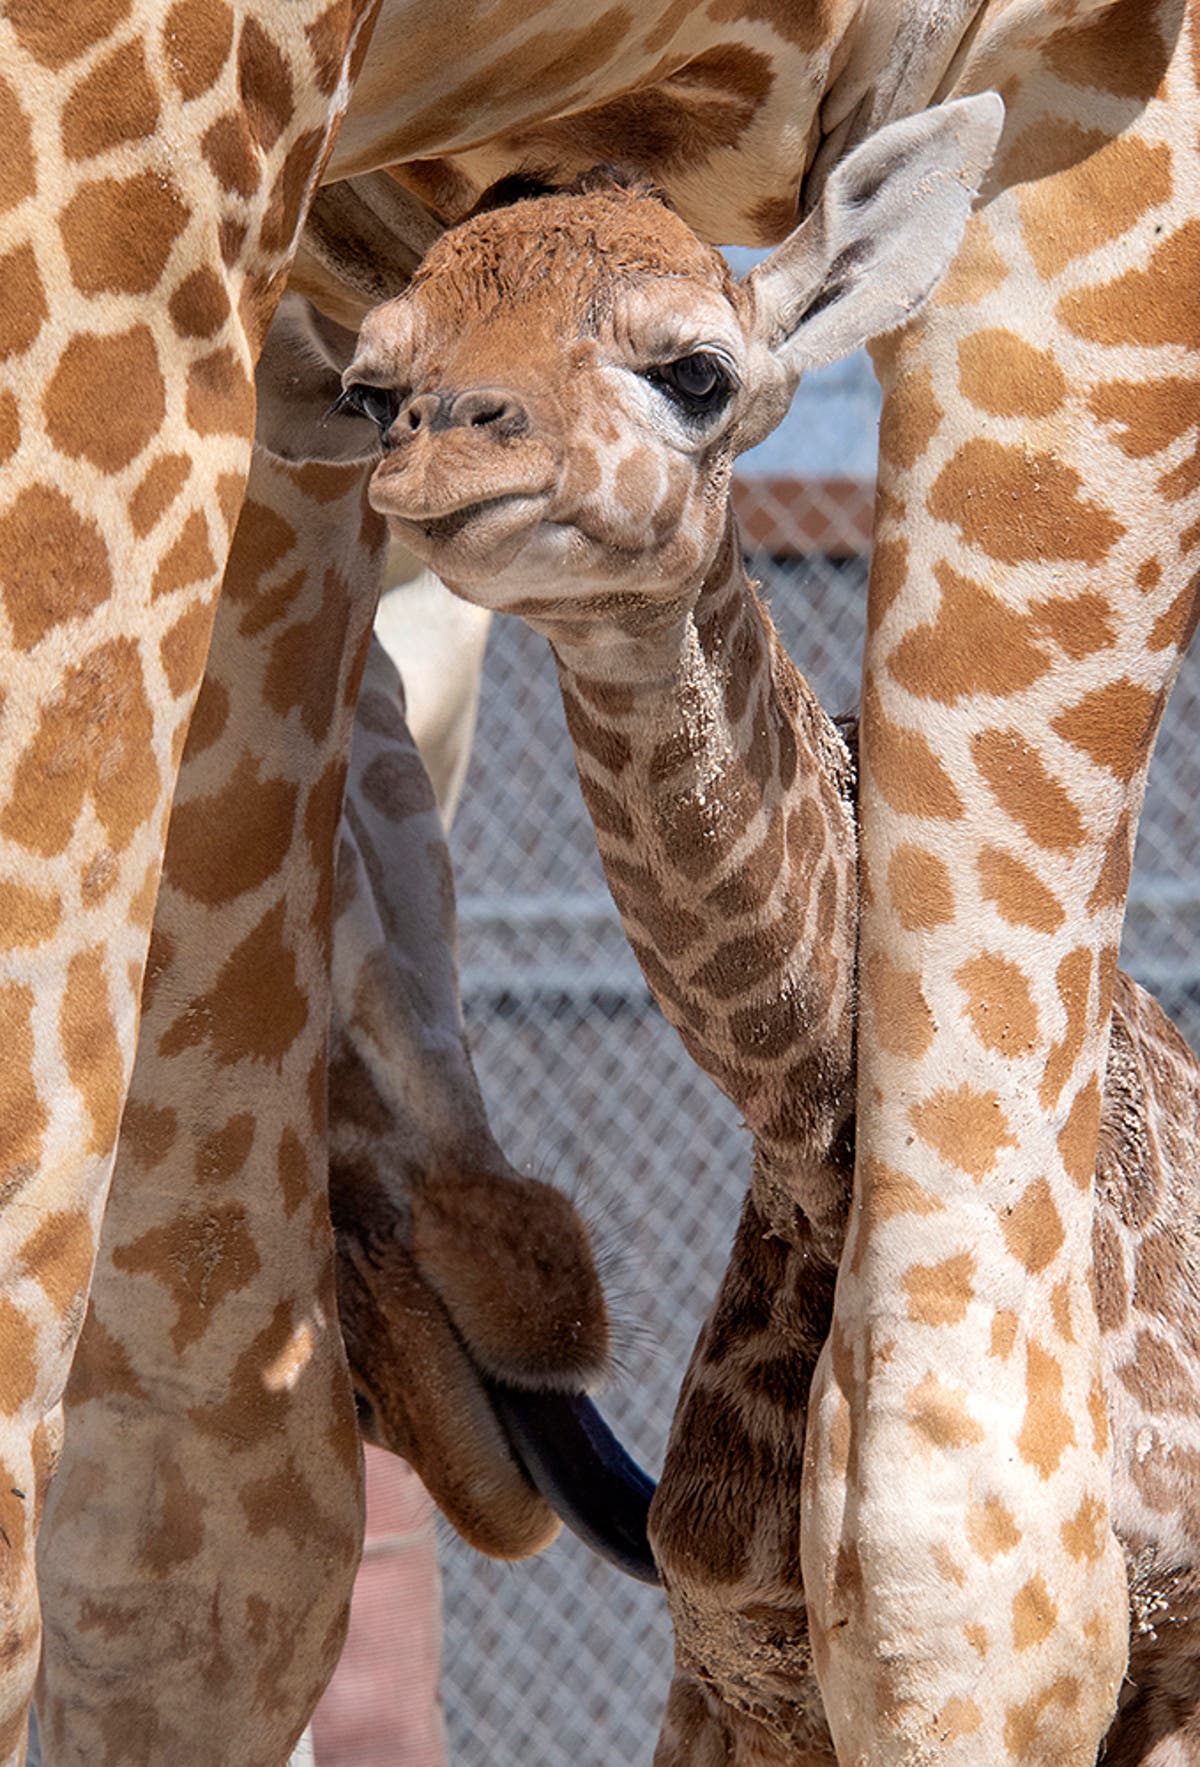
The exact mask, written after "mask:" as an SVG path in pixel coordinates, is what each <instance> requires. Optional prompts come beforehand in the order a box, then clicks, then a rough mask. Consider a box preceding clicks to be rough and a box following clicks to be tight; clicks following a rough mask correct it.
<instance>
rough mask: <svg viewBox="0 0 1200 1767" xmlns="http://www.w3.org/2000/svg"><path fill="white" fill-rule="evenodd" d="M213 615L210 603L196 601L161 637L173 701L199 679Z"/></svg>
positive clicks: (188, 691) (193, 686) (161, 648)
mask: <svg viewBox="0 0 1200 1767" xmlns="http://www.w3.org/2000/svg"><path fill="white" fill-rule="evenodd" d="M213 612H214V609H213V605H212V603H211V602H210V601H208V600H206V599H202V600H199V601H196V602H194V603H193V604H192V606H191V607H189V608H188V610H187V612H186V613H183V614H180V616H179V618H178V619H177V620H176V622H175V624H174V625H173V626H172V627H171V628H170V630H169V631H167V632H164V633H163V635H162V639H161V640H160V643H159V647H158V654H159V658H160V660H161V662H162V666H163V673H164V674H165V675H166V677H167V684H168V686H169V687H170V689H171V692H172V693H173V694H174V695H175V698H176V699H179V698H181V697H182V696H183V695H184V694H185V693H191V692H192V691H193V689H194V688H195V687H196V685H197V683H198V682H199V680H200V676H201V673H202V672H203V669H204V663H205V658H206V657H207V655H208V646H209V640H210V638H211V637H212V626H213ZM189 740H190V732H189ZM193 752H195V751H193Z"/></svg>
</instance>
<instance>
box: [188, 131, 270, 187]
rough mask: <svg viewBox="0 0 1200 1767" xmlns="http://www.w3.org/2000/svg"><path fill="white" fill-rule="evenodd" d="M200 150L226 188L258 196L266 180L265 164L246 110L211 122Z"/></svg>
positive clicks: (218, 181) (217, 178)
mask: <svg viewBox="0 0 1200 1767" xmlns="http://www.w3.org/2000/svg"><path fill="white" fill-rule="evenodd" d="M200 151H201V153H203V155H204V158H205V160H206V161H207V162H208V164H209V166H211V168H212V171H213V175H214V176H215V178H216V180H217V183H218V184H219V185H220V186H221V188H222V190H224V191H227V192H229V193H230V194H236V195H238V196H253V195H254V192H255V191H256V190H257V189H258V186H259V184H260V183H261V182H262V165H261V162H260V159H259V151H260V150H259V147H258V143H257V142H256V140H255V138H254V131H253V129H252V128H251V127H250V120H249V118H248V117H247V116H246V115H245V114H244V113H243V112H232V113H230V114H229V115H227V116H223V117H218V118H217V120H216V122H215V123H212V124H210V126H209V127H208V128H207V129H206V130H205V132H204V136H203V138H202V140H201V142H200Z"/></svg>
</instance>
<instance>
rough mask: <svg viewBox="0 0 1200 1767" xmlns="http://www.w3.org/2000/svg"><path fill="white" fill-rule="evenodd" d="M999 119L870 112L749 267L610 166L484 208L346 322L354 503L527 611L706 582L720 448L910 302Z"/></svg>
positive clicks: (501, 603) (728, 460)
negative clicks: (357, 451)
mask: <svg viewBox="0 0 1200 1767" xmlns="http://www.w3.org/2000/svg"><path fill="white" fill-rule="evenodd" d="M1003 115H1004V111H1003V105H1002V104H1001V102H1000V100H999V99H998V98H997V97H996V96H995V95H994V94H991V93H985V94H982V95H980V96H978V97H974V98H967V99H962V100H959V101H957V102H955V103H953V104H947V105H943V106H940V107H938V108H936V109H934V110H930V111H926V112H924V113H922V114H920V115H917V116H913V117H907V118H905V119H904V120H902V121H901V122H898V123H894V124H891V125H889V126H888V127H887V128H885V129H883V130H881V131H880V132H879V133H878V134H876V135H874V136H873V137H871V139H870V140H868V141H866V142H865V143H864V144H863V145H862V146H861V147H859V148H857V149H856V150H855V151H854V152H853V153H851V154H850V155H849V156H848V157H847V158H846V159H845V160H844V161H843V162H842V163H841V165H839V166H838V167H837V168H836V169H835V171H834V172H833V174H832V175H831V176H830V178H829V179H828V181H827V183H826V185H825V188H824V191H823V193H822V195H821V198H820V200H819V202H818V204H817V206H816V207H815V209H814V210H813V211H812V213H811V214H810V215H809V216H808V218H807V219H806V220H805V221H804V222H803V223H802V224H801V225H800V226H799V227H798V228H797V229H796V231H795V232H794V233H793V234H792V235H791V236H790V237H789V238H788V239H787V240H785V241H784V243H783V244H782V245H781V246H779V247H778V249H777V250H776V251H774V252H773V253H772V254H771V256H770V257H769V258H767V259H766V261H765V262H764V263H762V264H760V265H759V266H758V267H757V268H756V269H754V270H752V271H751V273H750V274H749V276H748V277H747V278H746V279H745V281H744V282H738V281H736V280H735V279H734V278H733V276H732V275H731V273H730V271H729V268H728V266H727V265H726V263H725V260H724V259H723V258H722V257H721V255H720V253H719V252H717V251H716V250H714V249H713V248H712V247H711V246H708V245H705V244H703V243H702V242H701V241H700V240H698V239H697V238H696V236H695V234H693V233H692V232H691V230H690V229H689V228H688V227H687V226H686V225H685V224H684V222H683V221H681V220H680V219H679V217H678V216H677V215H675V214H674V213H673V212H672V211H671V210H670V209H669V208H668V207H667V206H666V204H665V203H664V201H663V200H662V199H661V197H660V196H658V195H657V194H656V193H655V192H654V191H652V190H650V189H649V188H648V187H645V186H641V187H639V186H636V185H635V186H632V187H629V186H621V185H618V184H615V183H613V182H612V181H611V180H610V179H608V180H606V179H605V178H604V177H603V175H601V174H592V175H589V176H588V177H585V178H584V179H583V180H581V181H580V182H579V183H578V184H576V185H575V186H573V187H571V188H569V189H567V190H561V191H556V192H553V193H551V194H547V195H541V196H536V197H528V198H526V199H525V200H523V201H518V202H515V203H510V205H509V206H507V207H504V208H493V209H490V210H487V211H485V212H483V213H480V214H476V215H475V216H474V217H473V218H471V219H469V220H467V221H465V222H463V223H462V224H461V225H460V226H459V227H456V228H454V229H453V230H452V231H450V232H449V233H447V234H446V235H444V236H443V238H442V239H441V240H439V241H438V243H437V244H436V245H435V246H434V247H433V249H432V250H431V251H430V253H429V255H428V256H427V257H426V259H425V261H424V263H423V264H422V266H421V268H420V270H419V271H418V272H417V274H416V276H415V277H414V279H413V281H412V283H411V284H410V286H409V287H408V288H407V289H406V291H405V292H404V294H402V295H401V296H399V297H398V298H397V299H396V300H393V301H389V302H387V303H386V304H385V305H383V306H381V307H377V308H375V310H374V311H373V312H371V313H369V314H368V315H367V317H366V319H365V320H364V322H363V326H362V330H361V332H360V334H359V339H358V347H357V350H356V353H355V357H354V360H353V362H352V363H351V364H350V367H349V368H348V369H347V370H346V373H345V376H344V377H343V385H344V387H345V392H344V394H343V398H342V401H341V403H342V404H343V405H344V406H347V407H349V408H351V409H353V410H355V411H357V412H359V413H361V414H363V415H366V416H368V417H370V418H371V419H372V420H373V421H374V422H375V423H376V424H377V425H378V428H379V434H380V438H381V441H382V445H383V459H382V461H381V462H380V465H379V466H378V468H377V469H376V471H375V475H374V478H373V480H372V484H371V501H372V502H373V503H374V505H375V507H376V508H377V509H379V510H381V511H382V512H383V513H384V514H386V515H387V516H388V517H389V519H390V521H391V524H392V526H393V528H394V530H395V532H396V533H397V535H398V536H399V537H400V538H401V539H403V540H404V541H405V543H406V544H407V545H408V546H409V547H410V548H411V549H412V550H413V551H414V552H416V553H417V554H418V555H419V556H420V557H421V558H423V559H425V560H426V561H427V562H428V564H429V565H430V566H431V567H432V568H433V569H434V570H435V571H436V572H437V573H438V575H439V576H441V577H442V578H443V580H444V581H446V582H448V583H449V584H450V586H451V587H452V588H454V589H455V590H456V591H458V592H459V593H460V594H463V595H465V596H466V597H467V598H468V599H471V600H477V601H481V602H486V603H487V605H489V606H491V607H495V608H500V609H506V610H509V611H519V612H521V613H523V614H525V615H526V616H527V617H531V618H534V619H536V618H537V617H538V616H539V614H542V615H544V616H546V617H547V618H550V619H555V618H558V617H560V616H561V615H562V614H563V613H564V612H565V611H566V608H565V606H564V601H565V598H564V581H565V579H567V578H569V579H570V607H571V609H573V610H576V611H582V606H581V599H582V602H583V603H585V604H586V602H588V601H591V602H592V604H593V606H592V611H593V613H595V612H598V611H600V610H601V609H602V608H603V607H605V606H608V607H616V606H620V605H625V606H629V605H633V606H643V607H647V608H651V607H654V606H656V605H661V604H666V605H670V604H672V603H674V602H677V601H678V599H679V598H680V597H681V596H684V595H686V594H687V593H688V590H689V588H690V589H693V590H698V589H699V587H700V584H701V583H702V582H703V580H704V576H705V574H706V572H707V570H708V568H709V566H710V564H711V563H712V561H713V559H714V556H715V555H716V554H717V552H718V551H719V549H720V546H721V541H722V538H723V535H724V531H725V526H726V523H727V520H728V509H727V496H726V492H727V488H728V485H729V479H730V473H731V468H732V463H733V461H734V459H735V457H736V456H737V455H738V454H739V453H741V452H742V450H743V449H745V448H748V447H750V446H751V445H752V444H753V443H755V442H758V441H760V440H761V439H762V438H763V437H764V436H765V435H767V434H768V433H769V432H770V431H771V430H772V429H773V428H774V427H775V425H776V424H777V423H778V422H779V421H780V419H781V418H782V416H783V415H784V413H785V411H786V410H787V407H788V403H789V401H790V399H791V397H792V394H793V393H794V391H795V389H796V385H797V383H798V381H799V379H800V375H801V373H802V372H803V370H804V369H805V368H806V367H809V366H813V365H816V364H820V363H825V362H831V361H833V360H835V359H836V358H838V357H840V356H844V355H846V354H847V353H848V352H849V351H850V350H852V349H854V348H856V347H857V346H858V345H859V344H860V343H862V342H864V341H865V340H866V339H867V338H869V337H872V336H874V335H875V334H876V333H878V332H881V331H885V330H888V329H890V328H892V327H894V326H896V325H899V324H900V323H902V322H903V321H904V320H906V319H908V318H909V317H910V316H911V315H912V314H913V313H914V312H915V311H916V309H917V308H918V307H919V306H920V305H921V303H922V302H923V301H924V300H925V298H926V296H927V295H928V294H929V293H930V291H931V290H932V288H933V287H934V286H935V284H936V283H937V281H938V279H939V278H940V277H941V275H942V274H943V272H944V271H945V270H946V268H947V266H948V265H949V262H950V259H951V257H952V256H953V254H954V251H955V249H956V248H957V245H958V241H959V239H960V237H961V235H962V230H963V227H964V225H965V223H966V219H967V216H968V214H969V212H970V207H971V201H972V197H973V195H974V192H975V189H976V187H977V185H978V182H979V179H980V178H981V176H982V174H983V171H984V169H985V168H986V166H987V163H988V161H989V160H990V158H991V154H992V151H993V149H994V147H995V144H996V141H997V138H998V136H999V132H1000V126H1001V123H1002V121H1003ZM499 194H500V193H499V192H498V195H499ZM581 591H583V595H582V598H581ZM614 598H615V600H614Z"/></svg>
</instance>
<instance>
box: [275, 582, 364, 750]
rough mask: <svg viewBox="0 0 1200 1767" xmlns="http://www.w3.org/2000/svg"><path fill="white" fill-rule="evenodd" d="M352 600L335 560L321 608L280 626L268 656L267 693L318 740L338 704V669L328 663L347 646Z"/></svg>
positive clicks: (281, 712) (285, 714)
mask: <svg viewBox="0 0 1200 1767" xmlns="http://www.w3.org/2000/svg"><path fill="white" fill-rule="evenodd" d="M350 606H351V598H350V592H349V587H348V585H347V583H346V580H345V578H344V577H343V576H342V575H341V573H340V572H339V571H338V570H336V569H335V568H333V567H332V566H331V567H330V568H329V569H328V570H327V571H326V572H325V577H324V584H323V593H322V595H321V600H320V603H319V605H318V609H317V612H316V613H315V614H314V615H313V617H312V619H311V620H303V621H298V622H297V623H295V624H294V625H291V626H289V627H288V628H287V630H286V631H284V632H281V633H280V634H279V636H278V637H277V638H276V639H275V642H274V643H273V644H272V646H271V653H270V656H269V658H268V660H267V669H266V675H265V678H264V681H263V699H264V700H265V702H266V704H267V705H269V706H270V708H271V710H272V711H274V712H276V713H278V715H279V716H280V717H281V718H286V717H288V716H289V715H290V714H291V713H292V712H297V713H298V714H299V719H300V723H301V724H302V725H303V727H304V730H305V731H306V732H307V734H308V736H309V737H310V738H311V740H312V741H313V742H319V741H320V740H321V739H322V738H323V737H324V735H325V732H326V731H327V730H328V729H329V727H330V725H331V723H332V721H333V716H334V713H335V711H336V708H337V698H338V679H337V673H336V671H335V670H332V669H329V668H328V667H326V663H327V659H328V658H329V657H331V656H341V654H342V652H343V650H344V648H345V637H346V627H347V622H348V620H349V618H350Z"/></svg>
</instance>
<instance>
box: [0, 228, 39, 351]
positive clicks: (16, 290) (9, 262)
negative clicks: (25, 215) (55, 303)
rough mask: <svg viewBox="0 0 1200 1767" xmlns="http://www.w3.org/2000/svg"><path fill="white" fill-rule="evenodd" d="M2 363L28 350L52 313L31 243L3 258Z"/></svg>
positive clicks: (0, 263)
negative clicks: (47, 302) (50, 312)
mask: <svg viewBox="0 0 1200 1767" xmlns="http://www.w3.org/2000/svg"><path fill="white" fill-rule="evenodd" d="M0 289H3V291H4V303H3V305H2V306H0V362H5V361H7V360H8V358H9V357H10V356H20V355H23V354H24V352H25V351H26V350H27V349H29V347H30V345H31V344H33V343H34V342H35V341H36V339H37V336H38V333H39V332H40V331H41V329H42V326H43V325H44V324H45V322H46V318H47V316H48V314H49V311H50V309H49V307H48V306H47V304H46V291H45V289H44V287H43V286H42V278H41V273H40V271H39V270H38V264H37V255H36V253H35V252H34V249H33V247H32V246H31V245H29V244H25V245H19V246H17V247H16V248H15V250H13V251H11V252H6V253H5V255H4V256H3V257H2V258H0Z"/></svg>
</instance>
